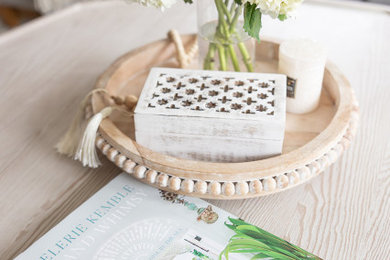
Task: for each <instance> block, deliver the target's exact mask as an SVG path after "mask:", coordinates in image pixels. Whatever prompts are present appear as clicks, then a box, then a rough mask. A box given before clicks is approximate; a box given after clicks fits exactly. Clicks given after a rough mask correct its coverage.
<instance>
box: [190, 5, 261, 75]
mask: <svg viewBox="0 0 390 260" xmlns="http://www.w3.org/2000/svg"><path fill="white" fill-rule="evenodd" d="M242 13H243V12H242V5H237V4H236V3H235V1H234V0H225V1H224V0H197V18H198V44H199V58H200V60H199V62H200V67H202V68H203V69H205V70H223V71H248V72H253V70H254V69H253V64H254V54H255V41H254V40H253V39H252V38H251V37H249V36H248V34H247V33H246V32H245V31H244V29H243V23H244V22H243V14H242Z"/></svg>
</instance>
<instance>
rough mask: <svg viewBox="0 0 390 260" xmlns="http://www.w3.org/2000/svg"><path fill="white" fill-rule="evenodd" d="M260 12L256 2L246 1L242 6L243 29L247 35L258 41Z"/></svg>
mask: <svg viewBox="0 0 390 260" xmlns="http://www.w3.org/2000/svg"><path fill="white" fill-rule="evenodd" d="M260 29H261V12H260V9H258V8H257V5H256V4H250V3H246V4H245V6H244V30H245V31H246V32H247V33H248V35H249V36H251V37H253V38H255V39H256V40H258V41H260V37H259V33H260Z"/></svg>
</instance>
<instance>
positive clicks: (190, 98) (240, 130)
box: [134, 68, 286, 162]
mask: <svg viewBox="0 0 390 260" xmlns="http://www.w3.org/2000/svg"><path fill="white" fill-rule="evenodd" d="M285 113H286V76H285V75H280V74H259V73H238V72H221V71H203V70H182V69H168V68H153V69H152V70H151V71H150V74H149V76H148V79H147V80H146V83H145V86H144V88H143V91H142V93H141V96H140V98H139V101H138V104H137V107H136V109H135V115H134V120H135V129H136V132H135V135H136V141H137V142H138V143H139V144H141V145H143V146H145V147H147V148H149V149H151V150H154V151H156V152H160V153H164V154H168V155H172V156H175V157H180V158H186V159H193V160H202V161H214V162H243V161H251V160H257V159H262V158H266V157H270V156H273V155H278V154H280V153H281V152H282V146H283V138H284V127H285Z"/></svg>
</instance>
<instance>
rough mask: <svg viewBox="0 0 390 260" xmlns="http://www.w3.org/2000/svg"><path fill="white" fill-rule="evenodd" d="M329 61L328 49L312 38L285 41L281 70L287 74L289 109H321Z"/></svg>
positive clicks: (293, 110)
mask: <svg viewBox="0 0 390 260" xmlns="http://www.w3.org/2000/svg"><path fill="white" fill-rule="evenodd" d="M325 63H326V51H325V48H323V46H322V45H321V44H319V43H318V42H315V41H313V40H309V39H294V40H288V41H285V42H283V43H282V44H281V45H280V48H279V73H282V74H286V75H287V77H288V78H287V100H286V105H287V107H286V108H287V112H290V113H296V114H303V113H308V112H311V111H313V110H314V109H316V108H317V106H318V104H319V101H320V96H321V88H322V80H323V76H324V68H325Z"/></svg>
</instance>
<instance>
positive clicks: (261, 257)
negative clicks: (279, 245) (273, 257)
mask: <svg viewBox="0 0 390 260" xmlns="http://www.w3.org/2000/svg"><path fill="white" fill-rule="evenodd" d="M264 258H269V256H267V255H265V254H263V253H258V254H257V255H254V256H253V257H252V258H251V260H255V259H264Z"/></svg>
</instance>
